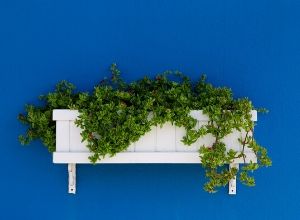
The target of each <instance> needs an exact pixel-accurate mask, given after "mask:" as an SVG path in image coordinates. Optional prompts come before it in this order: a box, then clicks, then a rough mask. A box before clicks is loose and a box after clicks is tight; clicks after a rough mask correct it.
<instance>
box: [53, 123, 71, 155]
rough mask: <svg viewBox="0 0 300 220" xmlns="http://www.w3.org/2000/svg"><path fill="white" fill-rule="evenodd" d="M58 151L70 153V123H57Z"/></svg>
mask: <svg viewBox="0 0 300 220" xmlns="http://www.w3.org/2000/svg"><path fill="white" fill-rule="evenodd" d="M56 151H57V152H69V151H70V121H57V122H56Z"/></svg>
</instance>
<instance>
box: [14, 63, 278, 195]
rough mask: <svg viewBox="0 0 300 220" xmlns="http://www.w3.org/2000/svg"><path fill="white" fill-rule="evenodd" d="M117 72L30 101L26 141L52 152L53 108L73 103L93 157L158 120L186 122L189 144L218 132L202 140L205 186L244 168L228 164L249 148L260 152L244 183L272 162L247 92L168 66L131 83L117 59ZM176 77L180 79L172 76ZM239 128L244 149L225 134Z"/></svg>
mask: <svg viewBox="0 0 300 220" xmlns="http://www.w3.org/2000/svg"><path fill="white" fill-rule="evenodd" d="M111 73H112V75H111V79H106V78H105V79H104V80H102V81H101V82H100V83H99V84H98V85H96V86H95V88H94V91H93V93H92V94H89V93H83V92H75V90H74V89H75V87H74V86H73V85H72V84H71V83H68V82H66V81H62V82H60V83H59V84H58V85H57V86H56V89H55V91H54V92H52V93H49V94H47V95H44V96H41V97H40V99H41V100H43V101H44V102H45V104H44V105H43V106H33V105H27V106H26V114H20V115H19V120H20V121H21V122H23V123H24V124H26V125H28V130H27V132H26V134H25V135H21V136H20V137H19V140H20V142H21V143H22V144H28V143H29V142H31V141H32V140H34V139H40V140H41V141H42V142H43V144H44V145H45V146H46V147H47V148H48V149H49V151H50V152H53V151H55V123H54V122H53V121H52V118H51V116H52V110H53V109H65V108H70V109H79V112H80V116H79V118H78V120H77V121H76V124H77V126H79V127H80V128H82V133H81V135H82V140H83V141H86V142H87V147H88V148H89V150H90V151H91V152H92V153H93V155H92V156H91V157H90V160H91V161H92V162H94V163H95V162H96V161H97V160H101V158H103V157H105V156H107V155H110V156H114V155H115V154H116V153H118V152H122V151H125V150H126V149H127V147H128V146H129V145H130V144H131V143H133V142H136V141H137V140H138V139H139V138H140V137H141V136H143V135H144V134H145V133H147V132H149V131H150V130H151V128H152V126H157V125H159V126H162V125H163V124H164V123H166V122H171V123H172V124H174V125H176V126H178V127H184V128H185V130H186V135H185V136H184V137H183V139H182V142H183V143H184V144H186V145H187V147H188V146H189V145H191V144H193V143H195V142H196V141H197V140H198V139H199V138H202V137H204V136H205V135H207V134H211V135H213V136H214V137H215V142H214V143H213V144H212V145H211V146H199V155H200V159H201V161H202V166H203V167H204V168H205V170H206V177H207V178H208V182H207V183H206V184H205V185H204V189H205V190H206V191H208V192H216V189H217V188H218V187H220V186H225V185H226V184H228V182H229V180H230V179H232V178H233V177H234V176H235V175H237V173H238V170H237V169H236V168H230V169H228V167H227V164H228V163H231V162H232V161H233V160H234V159H236V158H244V160H245V150H246V149H251V150H252V151H253V152H254V153H255V154H256V155H257V163H250V164H247V165H245V166H243V167H242V170H241V171H240V173H239V179H240V180H241V182H243V183H244V184H246V185H248V186H253V185H255V180H254V178H253V177H252V176H250V174H251V173H252V172H253V171H254V170H257V169H258V168H259V167H263V166H270V165H271V163H272V162H271V160H270V158H269V157H268V155H267V150H266V149H265V148H264V147H262V146H260V145H259V144H258V143H257V142H256V141H255V139H254V137H253V128H254V123H253V121H252V120H251V110H252V109H254V107H253V105H252V103H251V101H249V100H248V99H247V98H242V99H234V98H233V95H232V92H231V90H230V89H229V88H226V87H213V86H212V85H211V84H209V83H207V82H206V77H205V76H202V77H201V79H200V80H199V81H198V82H197V83H196V84H192V83H191V81H190V79H189V78H188V77H186V76H185V75H183V74H182V73H180V72H170V71H166V72H164V73H162V74H158V75H157V76H156V77H155V78H154V79H150V78H148V77H144V78H142V79H140V80H138V81H134V82H132V83H126V82H124V81H123V80H122V78H121V76H120V71H119V69H118V68H117V66H116V64H112V65H111ZM171 77H173V78H174V77H176V79H173V80H171V79H170V78H171ZM191 110H203V113H204V114H207V115H208V116H209V119H210V120H209V122H208V123H207V124H206V125H203V126H202V127H200V128H199V129H197V128H196V123H197V121H196V120H195V119H194V118H192V117H191V116H190V111H191ZM260 111H261V112H263V111H266V110H265V109H260ZM234 130H238V131H240V132H243V133H245V135H244V137H243V138H242V139H239V142H240V143H241V145H242V146H243V149H242V151H241V152H236V151H234V150H226V146H225V144H224V142H223V139H224V137H225V136H227V135H228V134H230V133H231V132H233V131H234Z"/></svg>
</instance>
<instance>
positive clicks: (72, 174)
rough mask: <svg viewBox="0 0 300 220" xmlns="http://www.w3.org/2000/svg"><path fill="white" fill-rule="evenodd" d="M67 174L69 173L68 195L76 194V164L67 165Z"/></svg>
mask: <svg viewBox="0 0 300 220" xmlns="http://www.w3.org/2000/svg"><path fill="white" fill-rule="evenodd" d="M68 173H69V193H72V194H75V193H76V164H74V163H69V164H68Z"/></svg>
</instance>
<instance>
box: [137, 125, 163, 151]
mask: <svg viewBox="0 0 300 220" xmlns="http://www.w3.org/2000/svg"><path fill="white" fill-rule="evenodd" d="M156 141H157V127H155V126H152V128H151V131H149V132H147V133H146V134H145V135H144V136H142V137H141V138H140V139H139V140H138V141H137V142H136V143H135V150H134V151H136V152H147V151H148V152H153V151H155V150H156V146H157V144H156V143H157V142H156Z"/></svg>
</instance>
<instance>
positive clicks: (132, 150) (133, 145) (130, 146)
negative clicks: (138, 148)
mask: <svg viewBox="0 0 300 220" xmlns="http://www.w3.org/2000/svg"><path fill="white" fill-rule="evenodd" d="M134 151H135V143H132V144H130V145H129V147H128V148H127V149H126V152H134Z"/></svg>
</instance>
